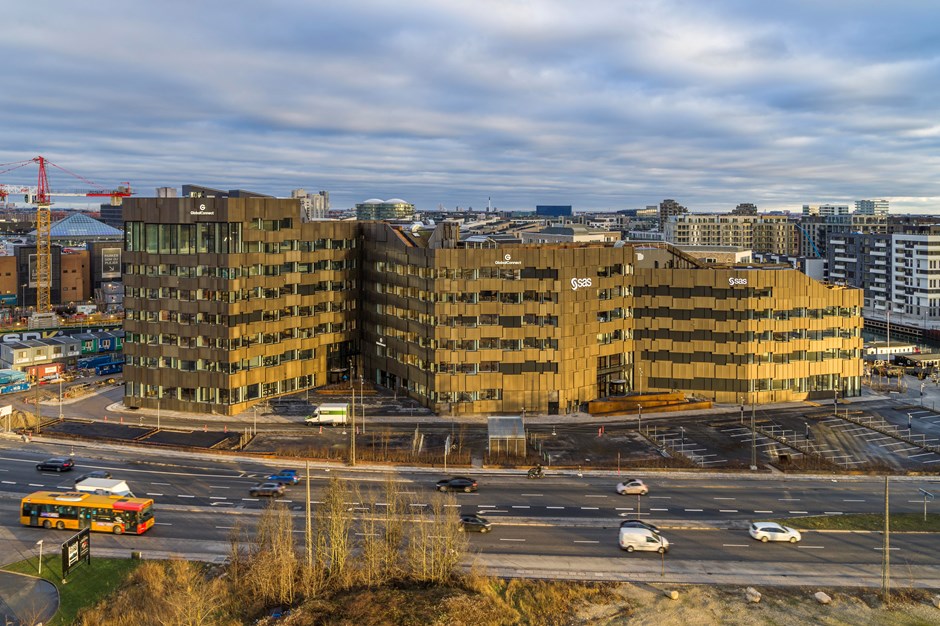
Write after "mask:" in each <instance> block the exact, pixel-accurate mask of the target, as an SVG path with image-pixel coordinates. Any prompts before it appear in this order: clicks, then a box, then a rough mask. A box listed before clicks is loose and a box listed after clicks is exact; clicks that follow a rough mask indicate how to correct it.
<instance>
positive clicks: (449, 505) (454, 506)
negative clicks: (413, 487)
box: [363, 504, 460, 511]
mask: <svg viewBox="0 0 940 626" xmlns="http://www.w3.org/2000/svg"><path fill="white" fill-rule="evenodd" d="M376 506H378V505H376ZM385 506H388V505H387V504H386V505H385ZM447 507H452V508H455V509H459V508H460V505H459V504H445V505H444V508H445V509H446V508H447ZM363 510H364V511H365V510H367V509H363Z"/></svg>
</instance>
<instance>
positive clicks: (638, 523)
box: [620, 519, 659, 535]
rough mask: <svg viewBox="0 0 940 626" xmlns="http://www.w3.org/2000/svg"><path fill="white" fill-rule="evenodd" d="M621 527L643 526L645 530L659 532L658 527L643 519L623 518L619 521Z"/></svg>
mask: <svg viewBox="0 0 940 626" xmlns="http://www.w3.org/2000/svg"><path fill="white" fill-rule="evenodd" d="M620 527H621V528H645V529H646V530H649V531H652V532H654V533H656V534H657V535H658V534H659V529H658V528H656V527H655V526H653V525H652V524H647V523H646V522H644V521H643V520H638V519H625V520H623V521H622V522H620Z"/></svg>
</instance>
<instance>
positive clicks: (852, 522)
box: [776, 513, 940, 533]
mask: <svg viewBox="0 0 940 626" xmlns="http://www.w3.org/2000/svg"><path fill="white" fill-rule="evenodd" d="M776 521H777V522H778V523H780V524H785V525H787V526H793V527H795V528H798V529H800V530H884V528H885V516H884V515H876V514H872V513H849V514H846V515H817V516H814V517H797V518H790V519H780V520H776ZM891 530H892V531H894V532H924V533H937V532H940V513H928V514H927V519H926V520H925V519H924V514H923V513H892V514H891Z"/></svg>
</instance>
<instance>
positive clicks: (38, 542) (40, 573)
mask: <svg viewBox="0 0 940 626" xmlns="http://www.w3.org/2000/svg"><path fill="white" fill-rule="evenodd" d="M42 542H43V540H42V539H40V540H39V541H37V542H36V545H37V546H39V577H40V578H42Z"/></svg>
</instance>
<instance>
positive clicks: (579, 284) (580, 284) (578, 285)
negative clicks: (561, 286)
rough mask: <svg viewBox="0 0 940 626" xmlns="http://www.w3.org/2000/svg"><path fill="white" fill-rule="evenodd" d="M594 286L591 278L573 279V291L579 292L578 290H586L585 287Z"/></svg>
mask: <svg viewBox="0 0 940 626" xmlns="http://www.w3.org/2000/svg"><path fill="white" fill-rule="evenodd" d="M591 285H593V283H592V282H591V279H590V278H572V279H571V290H572V291H577V290H578V289H584V288H585V287H590V286H591Z"/></svg>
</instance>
